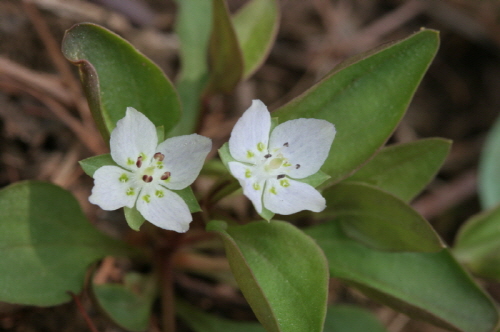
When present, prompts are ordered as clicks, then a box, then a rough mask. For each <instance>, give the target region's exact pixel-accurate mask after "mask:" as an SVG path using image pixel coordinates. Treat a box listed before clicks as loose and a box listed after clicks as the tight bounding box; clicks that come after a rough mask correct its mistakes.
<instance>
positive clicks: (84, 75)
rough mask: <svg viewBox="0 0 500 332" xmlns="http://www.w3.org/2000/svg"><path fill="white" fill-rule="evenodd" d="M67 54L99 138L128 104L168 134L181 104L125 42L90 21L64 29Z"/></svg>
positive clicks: (163, 79)
mask: <svg viewBox="0 0 500 332" xmlns="http://www.w3.org/2000/svg"><path fill="white" fill-rule="evenodd" d="M62 51H63V53H64V55H65V56H66V58H67V59H68V60H69V61H71V62H72V63H74V64H75V65H77V66H78V67H79V70H80V77H81V80H82V82H83V87H84V90H85V94H86V96H87V100H88V102H89V106H90V110H91V111H92V115H93V117H94V120H95V122H96V123H97V126H98V128H99V130H100V132H101V135H102V136H103V138H104V140H105V141H106V142H107V141H109V135H110V133H111V131H112V130H113V128H114V127H115V125H116V122H117V121H118V120H120V119H121V118H123V117H124V116H125V111H126V108H127V107H128V106H131V107H134V108H135V109H137V110H138V111H140V112H142V113H144V115H146V116H147V117H148V118H149V119H150V120H151V121H152V122H153V123H154V124H155V126H163V127H164V130H165V131H166V132H168V131H169V130H170V129H172V128H173V127H174V125H175V124H176V123H177V121H178V120H179V118H180V114H181V111H180V108H181V107H180V102H179V97H178V96H177V92H176V91H175V89H174V87H173V85H172V84H171V83H170V81H169V80H168V79H167V77H166V76H165V75H164V74H163V72H162V71H161V70H160V68H158V67H157V66H156V65H155V64H154V63H152V62H151V61H150V60H149V59H148V58H146V57H145V56H144V55H142V54H141V53H139V51H137V50H136V49H135V48H134V47H133V46H132V45H130V44H129V43H128V42H127V41H125V40H124V39H122V38H121V37H119V36H118V35H116V34H114V33H112V32H111V31H109V30H106V29H104V28H103V27H100V26H98V25H95V24H91V23H80V24H76V25H75V26H73V27H72V28H71V29H69V30H68V31H66V34H65V36H64V39H63V43H62Z"/></svg>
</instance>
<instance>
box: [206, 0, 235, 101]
mask: <svg viewBox="0 0 500 332" xmlns="http://www.w3.org/2000/svg"><path fill="white" fill-rule="evenodd" d="M212 4H213V7H212V35H211V37H210V44H209V64H210V65H209V68H210V79H209V82H208V87H207V91H208V92H209V93H211V94H213V93H219V92H222V93H229V92H231V91H232V90H233V89H234V87H235V86H236V84H238V82H239V81H240V80H241V77H242V75H243V56H242V54H241V49H240V46H239V44H238V39H237V38H236V33H235V31H234V27H233V24H232V22H231V18H230V16H229V11H228V9H227V6H226V1H225V0H212Z"/></svg>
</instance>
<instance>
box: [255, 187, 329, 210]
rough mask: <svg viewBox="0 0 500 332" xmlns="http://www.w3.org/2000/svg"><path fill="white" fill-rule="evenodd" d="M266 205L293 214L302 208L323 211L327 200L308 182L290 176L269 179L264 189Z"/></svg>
mask: <svg viewBox="0 0 500 332" xmlns="http://www.w3.org/2000/svg"><path fill="white" fill-rule="evenodd" d="M264 206H265V207H266V208H267V209H268V210H270V211H271V212H274V213H278V214H284V215H288V214H293V213H297V212H299V211H302V210H310V211H313V212H320V211H323V210H324V209H325V207H326V201H325V198H324V197H323V196H321V194H320V193H319V192H318V191H317V190H316V189H314V188H313V187H312V186H310V185H308V184H307V183H303V182H299V181H295V180H292V179H289V178H284V179H280V180H277V179H269V180H267V186H266V189H265V191H264Z"/></svg>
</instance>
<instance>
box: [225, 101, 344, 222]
mask: <svg viewBox="0 0 500 332" xmlns="http://www.w3.org/2000/svg"><path fill="white" fill-rule="evenodd" d="M270 131H271V115H270V113H269V111H268V110H267V107H266V106H265V105H264V104H263V103H262V102H261V101H260V100H254V101H253V102H252V105H251V106H250V108H249V109H248V110H247V111H246V112H245V113H244V114H243V116H242V117H241V118H240V119H239V120H238V122H237V123H236V125H235V126H234V128H233V131H232V132H231V138H230V139H229V152H230V154H231V156H232V158H234V159H235V160H236V161H230V162H229V163H228V165H229V170H230V171H231V173H232V174H233V176H234V177H236V178H237V179H238V181H239V182H240V184H241V186H242V187H243V193H244V194H245V195H246V196H247V197H248V198H249V199H250V200H251V201H252V203H253V205H254V207H255V209H256V210H257V212H259V213H261V212H262V211H263V206H264V207H265V208H266V209H268V210H269V211H271V212H273V213H278V214H283V215H288V214H292V213H296V212H299V211H302V210H310V211H314V212H320V211H322V210H323V209H324V208H325V206H326V204H325V199H324V198H323V196H321V194H320V193H319V192H318V191H317V190H316V189H314V188H313V187H312V186H311V185H309V184H307V183H304V182H300V181H297V180H296V179H298V180H300V179H304V178H306V177H308V176H310V175H313V174H315V173H316V172H318V171H319V169H320V167H321V166H322V165H323V163H324V162H325V160H326V158H327V157H328V152H329V151H330V146H331V145H332V142H333V139H334V137H335V127H334V126H333V124H331V123H330V122H328V121H325V120H318V119H296V120H290V121H286V122H284V123H282V124H280V125H278V126H276V128H274V130H273V131H272V132H271V133H270Z"/></svg>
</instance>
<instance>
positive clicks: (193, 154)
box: [156, 134, 212, 190]
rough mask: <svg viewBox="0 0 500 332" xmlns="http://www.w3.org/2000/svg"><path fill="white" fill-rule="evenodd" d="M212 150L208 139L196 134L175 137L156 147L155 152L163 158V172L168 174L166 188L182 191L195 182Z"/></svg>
mask: <svg viewBox="0 0 500 332" xmlns="http://www.w3.org/2000/svg"><path fill="white" fill-rule="evenodd" d="M210 149H212V141H211V140H210V138H207V137H204V136H200V135H198V134H191V135H184V136H177V137H172V138H169V139H167V140H166V141H165V142H163V143H161V144H160V145H158V148H157V149H156V152H161V153H163V155H164V156H165V159H164V160H163V164H164V168H163V169H164V170H165V171H168V172H170V178H169V179H168V182H165V183H163V185H165V186H166V187H168V188H170V189H174V190H179V189H184V188H186V187H187V186H189V185H190V184H191V183H193V181H194V180H196V177H197V176H198V174H200V170H201V168H202V167H203V163H204V161H205V158H206V157H207V154H208V153H209V152H210Z"/></svg>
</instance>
